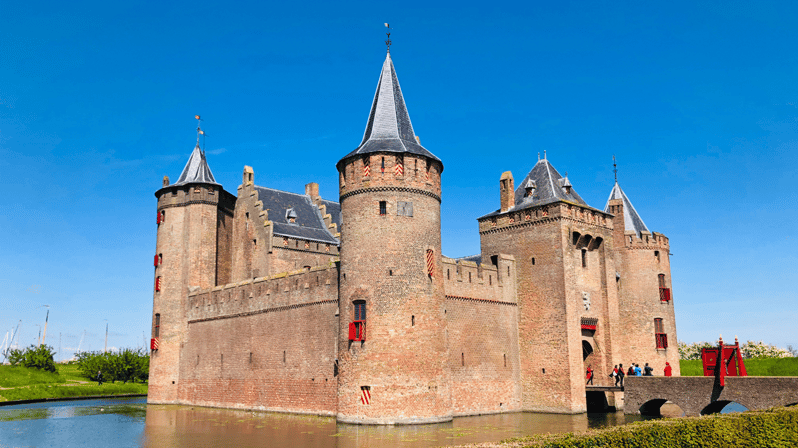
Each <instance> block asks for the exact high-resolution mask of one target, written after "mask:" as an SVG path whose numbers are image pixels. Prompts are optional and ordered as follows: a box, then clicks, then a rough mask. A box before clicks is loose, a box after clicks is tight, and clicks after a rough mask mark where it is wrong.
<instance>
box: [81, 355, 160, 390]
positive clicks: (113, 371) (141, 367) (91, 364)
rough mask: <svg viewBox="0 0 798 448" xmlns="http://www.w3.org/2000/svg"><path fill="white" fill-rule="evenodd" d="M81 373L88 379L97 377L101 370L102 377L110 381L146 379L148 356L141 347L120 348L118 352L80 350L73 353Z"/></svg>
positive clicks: (148, 365) (147, 374) (148, 363)
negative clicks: (135, 348)
mask: <svg viewBox="0 0 798 448" xmlns="http://www.w3.org/2000/svg"><path fill="white" fill-rule="evenodd" d="M75 358H76V362H77V365H78V370H80V373H81V375H83V376H84V377H85V378H88V379H90V380H96V379H97V372H102V374H103V379H105V380H107V381H111V382H112V383H113V382H115V381H122V382H123V383H126V382H128V381H131V382H135V381H137V380H139V381H142V382H144V381H147V378H148V377H149V374H150V356H149V355H148V354H147V353H146V352H145V351H144V350H142V349H137V350H133V349H130V348H126V349H122V350H120V351H118V352H105V353H103V352H80V353H77V354H76V355H75Z"/></svg>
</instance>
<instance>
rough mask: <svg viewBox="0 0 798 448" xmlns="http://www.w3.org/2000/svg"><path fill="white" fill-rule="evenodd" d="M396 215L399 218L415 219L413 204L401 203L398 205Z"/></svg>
mask: <svg viewBox="0 0 798 448" xmlns="http://www.w3.org/2000/svg"><path fill="white" fill-rule="evenodd" d="M396 214H397V215H399V216H407V217H410V218H412V217H413V203H412V202H405V201H399V202H397V203H396Z"/></svg>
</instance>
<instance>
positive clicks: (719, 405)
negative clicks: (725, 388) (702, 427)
mask: <svg viewBox="0 0 798 448" xmlns="http://www.w3.org/2000/svg"><path fill="white" fill-rule="evenodd" d="M732 403H733V404H736V405H737V406H733V408H735V409H734V410H733V411H732V412H742V411H747V410H748V409H750V408H749V407H748V406H746V405H744V404H742V403H739V402H736V401H731V400H717V401H713V402H712V403H710V404H708V405H707V406H706V407H705V408H704V409H702V410H701V415H710V414H718V413H720V412H722V411H723V410H724V409H726V406H728V405H730V404H732ZM739 408H743V409H739Z"/></svg>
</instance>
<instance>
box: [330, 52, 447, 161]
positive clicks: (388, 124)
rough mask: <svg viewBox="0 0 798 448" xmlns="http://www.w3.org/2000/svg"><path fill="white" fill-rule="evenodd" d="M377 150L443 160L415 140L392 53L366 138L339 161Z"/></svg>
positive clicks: (380, 84) (383, 73)
mask: <svg viewBox="0 0 798 448" xmlns="http://www.w3.org/2000/svg"><path fill="white" fill-rule="evenodd" d="M375 152H400V153H411V154H417V155H422V156H425V157H429V158H431V159H433V160H437V161H438V162H440V161H441V160H440V159H439V158H437V157H435V156H434V155H433V154H432V153H431V152H429V151H427V149H426V148H424V147H423V146H421V144H420V143H419V142H418V140H416V134H415V133H414V132H413V125H412V124H411V123H410V115H409V114H408V113H407V107H406V106H405V99H404V97H403V96H402V89H401V88H400V87H399V79H398V78H397V77H396V69H394V66H393V61H392V60H391V54H390V53H388V55H387V56H386V57H385V63H383V64H382V72H381V73H380V81H379V83H377V92H376V93H375V94H374V101H373V103H372V104H371V112H370V113H369V121H368V123H367V124H366V131H365V132H364V133H363V141H362V142H361V143H360V146H358V147H357V149H355V150H354V151H352V152H350V153H349V154H347V155H346V156H344V157H343V158H342V159H341V160H340V161H339V162H338V163H339V164H340V163H341V162H342V161H343V160H346V159H348V158H350V157H352V156H356V155H362V154H371V153H375ZM441 163H442V162H441Z"/></svg>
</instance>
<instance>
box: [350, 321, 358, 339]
mask: <svg viewBox="0 0 798 448" xmlns="http://www.w3.org/2000/svg"><path fill="white" fill-rule="evenodd" d="M349 340H350V341H356V340H357V328H356V327H355V323H354V322H349Z"/></svg>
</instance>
